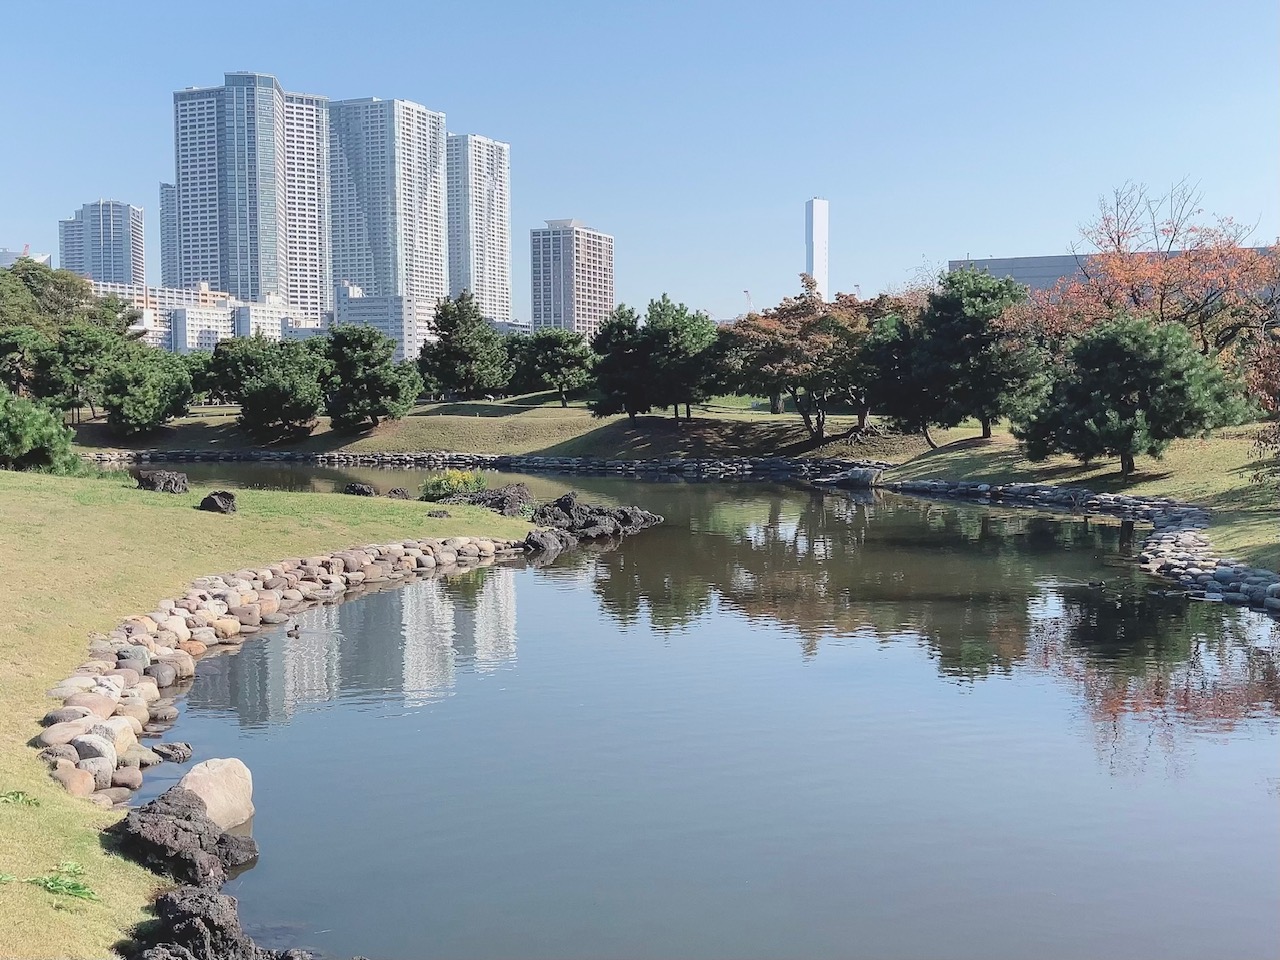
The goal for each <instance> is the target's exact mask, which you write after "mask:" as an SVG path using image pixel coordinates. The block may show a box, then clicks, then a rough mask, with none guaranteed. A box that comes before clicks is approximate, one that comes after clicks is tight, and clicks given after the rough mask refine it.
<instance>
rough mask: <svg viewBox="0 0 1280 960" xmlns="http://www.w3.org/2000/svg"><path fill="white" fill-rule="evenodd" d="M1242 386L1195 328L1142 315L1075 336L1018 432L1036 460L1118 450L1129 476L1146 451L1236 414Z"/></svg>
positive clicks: (1158, 450) (1086, 456)
mask: <svg viewBox="0 0 1280 960" xmlns="http://www.w3.org/2000/svg"><path fill="white" fill-rule="evenodd" d="M1241 412H1242V406H1241V404H1240V402H1239V393H1238V387H1237V385H1236V384H1234V383H1232V382H1231V381H1230V380H1228V379H1227V377H1226V375H1225V374H1224V373H1223V371H1222V368H1221V366H1219V365H1218V364H1217V363H1215V362H1214V361H1212V360H1211V359H1209V358H1207V357H1205V356H1203V355H1202V354H1201V353H1200V352H1199V351H1198V350H1197V349H1196V345H1195V343H1194V342H1193V340H1192V336H1191V334H1190V333H1188V331H1187V330H1186V329H1185V328H1183V327H1181V326H1176V325H1172V324H1157V323H1155V322H1152V321H1150V320H1147V319H1143V318H1137V317H1120V318H1117V319H1114V320H1108V321H1105V322H1103V323H1100V324H1098V325H1097V326H1095V327H1094V328H1092V329H1091V330H1089V331H1088V332H1087V333H1085V334H1084V335H1083V336H1081V337H1080V338H1079V340H1078V341H1076V343H1075V345H1074V346H1072V348H1071V350H1070V352H1069V353H1068V356H1067V364H1066V366H1065V367H1064V368H1062V369H1061V370H1060V371H1059V373H1058V374H1057V376H1056V377H1055V379H1054V382H1053V385H1052V388H1051V389H1050V390H1049V392H1048V394H1047V396H1046V397H1045V399H1044V400H1043V401H1042V402H1041V404H1040V406H1039V407H1038V408H1037V409H1036V410H1035V411H1034V412H1033V413H1032V414H1031V416H1030V417H1029V418H1028V420H1027V422H1026V423H1024V424H1021V425H1019V426H1017V427H1016V428H1015V430H1014V433H1015V435H1016V436H1017V437H1018V438H1019V439H1020V440H1022V441H1023V443H1024V444H1025V446H1026V450H1027V455H1028V456H1029V457H1030V458H1031V459H1032V460H1043V459H1045V458H1046V457H1048V456H1049V455H1050V454H1052V453H1068V454H1071V455H1072V456H1075V457H1077V458H1078V459H1080V460H1082V461H1084V462H1086V463H1087V462H1089V461H1091V460H1094V459H1096V458H1098V457H1102V456H1118V457H1119V458H1120V471H1121V474H1122V475H1123V477H1124V478H1125V479H1126V480H1127V479H1128V478H1129V477H1130V476H1131V475H1132V474H1133V471H1134V458H1135V457H1136V456H1137V455H1139V454H1148V455H1151V456H1156V457H1158V456H1160V455H1161V454H1162V453H1163V452H1164V450H1165V449H1166V448H1167V447H1168V445H1169V443H1170V442H1171V441H1173V440H1175V439H1178V438H1179V437H1190V436H1194V435H1195V434H1198V433H1203V432H1204V431H1206V430H1208V429H1210V428H1212V427H1215V426H1219V425H1221V424H1224V423H1229V422H1231V421H1232V420H1233V419H1234V418H1235V417H1237V416H1238V415H1239V414H1240V413H1241Z"/></svg>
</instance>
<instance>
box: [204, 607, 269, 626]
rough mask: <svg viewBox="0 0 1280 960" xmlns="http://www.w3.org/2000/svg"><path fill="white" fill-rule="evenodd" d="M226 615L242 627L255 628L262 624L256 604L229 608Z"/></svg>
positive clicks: (260, 612) (260, 613)
mask: <svg viewBox="0 0 1280 960" xmlns="http://www.w3.org/2000/svg"><path fill="white" fill-rule="evenodd" d="M227 614H228V615H229V616H232V617H235V618H236V619H237V620H239V621H240V625H241V626H242V627H256V626H259V625H260V624H261V623H262V609H261V608H260V607H259V606H258V605H257V604H256V603H249V604H244V605H243V606H237V607H230V608H228V610H227ZM215 629H217V628H216V627H215Z"/></svg>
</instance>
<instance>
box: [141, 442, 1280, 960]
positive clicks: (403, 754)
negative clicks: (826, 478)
mask: <svg viewBox="0 0 1280 960" xmlns="http://www.w3.org/2000/svg"><path fill="white" fill-rule="evenodd" d="M185 469H188V471H189V473H190V474H191V475H192V479H193V480H194V481H197V482H198V483H200V484H201V485H205V484H225V483H229V482H231V481H238V482H240V483H248V484H253V483H262V484H264V485H280V483H281V479H282V478H281V477H278V476H277V477H276V479H275V480H268V479H267V474H268V472H269V471H279V470H285V471H288V476H287V477H283V479H289V478H293V479H292V480H290V483H292V482H293V480H297V481H298V484H297V485H299V486H302V485H306V486H312V487H320V486H325V485H329V484H332V483H335V482H339V481H340V482H341V483H345V482H346V480H348V479H360V480H373V482H375V483H376V484H377V485H378V486H379V488H380V489H386V488H387V487H390V486H393V485H403V486H410V487H413V486H416V485H417V483H418V482H420V475H417V476H415V477H411V478H409V479H408V481H406V477H397V476H395V472H394V471H390V472H388V471H380V470H370V471H355V476H352V475H351V473H350V472H344V471H337V470H333V471H325V470H322V469H316V468H288V467H283V468H282V467H276V466H270V467H266V466H255V465H246V464H189V465H186V467H185ZM254 471H258V472H257V473H255V472H254ZM406 474H407V472H406ZM272 476H276V475H275V474H272ZM254 477H258V478H259V479H258V480H254ZM304 480H305V484H304ZM534 482H535V483H536V486H537V488H538V493H539V494H540V495H543V496H550V495H553V494H554V493H558V492H560V491H562V490H564V489H566V488H567V487H569V486H572V487H574V488H576V489H579V490H582V491H584V492H585V493H588V494H590V495H591V497H592V498H594V499H600V500H610V501H613V502H627V503H637V504H639V505H641V506H643V507H645V508H648V509H651V510H654V511H655V512H657V513H661V514H664V515H665V516H666V517H667V523H666V524H664V525H663V526H661V527H658V528H655V529H652V530H649V531H645V532H644V533H642V534H640V535H638V536H636V537H634V538H632V539H630V540H627V541H625V542H624V543H622V544H621V545H620V546H619V547H617V548H616V549H611V550H599V549H583V550H579V551H575V552H573V553H569V554H564V555H562V556H561V557H560V558H558V559H557V560H556V561H555V562H554V563H553V564H551V565H549V566H546V567H543V568H538V569H535V568H534V567H532V566H525V565H523V564H517V565H514V566H500V567H491V568H488V569H485V570H479V571H475V572H473V573H469V574H465V575H461V576H457V577H453V578H448V579H443V580H422V581H417V582H414V583H411V584H409V585H407V586H403V587H400V588H396V589H390V590H385V591H381V592H378V593H374V594H370V595H368V596H365V597H362V598H360V599H357V600H354V601H352V602H349V603H345V604H340V605H337V606H331V607H324V608H319V609H315V610H312V611H309V612H308V613H306V614H305V615H303V617H302V618H301V631H300V634H299V635H298V636H297V637H290V636H287V635H286V634H285V633H284V630H283V628H277V629H275V630H272V631H270V632H268V631H264V632H263V633H261V634H259V635H257V636H256V637H255V638H254V639H253V640H251V641H250V642H249V643H247V644H245V645H244V647H243V648H242V649H241V650H240V651H239V652H238V653H235V654H232V655H222V656H210V657H207V658H206V659H205V660H203V661H202V662H201V664H200V667H199V671H198V675H197V679H196V682H195V685H194V687H193V688H192V690H191V692H190V694H189V695H188V696H187V697H186V698H185V699H184V700H183V701H182V703H181V708H182V711H183V716H182V717H181V719H180V720H179V722H178V725H177V727H176V729H175V730H174V731H173V734H172V736H173V737H175V738H178V739H185V740H190V741H191V742H193V743H194V744H195V745H196V749H197V757H196V759H197V760H199V759H202V758H208V757H213V756H237V757H240V758H242V759H243V760H244V761H245V762H246V763H247V764H248V765H249V767H250V768H251V769H252V771H253V774H254V782H255V797H254V799H255V803H256V804H257V808H258V812H257V816H256V817H255V819H254V822H253V832H254V835H255V836H256V837H257V839H258V841H259V843H260V844H261V848H262V858H261V860H260V861H259V862H258V864H257V865H256V866H255V867H254V868H253V869H251V870H249V871H247V872H246V873H244V874H242V875H240V876H239V877H237V878H236V879H234V880H233V881H231V882H230V883H229V884H228V887H227V890H228V892H230V893H233V894H235V895H236V896H237V897H239V898H240V904H241V915H242V918H243V920H244V921H245V924H246V927H247V928H248V929H249V931H250V932H251V933H253V934H254V935H256V936H258V937H259V938H260V939H261V940H262V942H264V943H265V944H266V945H275V946H282V945H290V946H306V947H310V948H313V949H316V950H317V951H320V952H321V953H323V954H324V955H325V956H332V957H350V956H352V955H354V954H361V955H364V956H367V957H370V958H374V960H409V958H419V957H431V958H434V957H453V958H508V957H539V958H542V957H545V958H578V957H584V958H585V957H629V958H665V957H681V958H724V957H741V958H747V957H751V958H756V957H758V958H780V957H808V958H826V957H831V958H836V957H839V958H852V957H865V958H880V960H884V958H903V960H906V958H913V960H916V958H974V960H978V958H982V960H998V958H1025V957H1030V956H1034V957H1038V958H1060V960H1073V958H1095V957H1103V956H1106V957H1121V956H1142V957H1156V956H1158V957H1161V958H1162V960H1170V958H1179V957H1187V958H1204V957H1215V958H1220V960H1226V958H1250V960H1253V958H1258V957H1263V956H1271V955H1274V953H1275V949H1276V942H1277V941H1276V933H1277V929H1276V920H1275V918H1276V916H1277V907H1280V870H1277V863H1278V862H1280V860H1278V857H1280V816H1277V813H1278V812H1280V811H1278V807H1280V786H1278V784H1280V770H1278V769H1277V766H1278V764H1277V759H1278V757H1280V751H1278V750H1277V747H1278V746H1280V742H1278V741H1277V737H1276V734H1277V731H1278V730H1280V721H1278V716H1280V670H1278V666H1280V628H1277V626H1276V624H1275V623H1274V622H1273V621H1271V620H1269V619H1267V618H1264V617H1261V616H1259V615H1256V614H1250V613H1249V612H1247V611H1238V610H1226V609H1223V608H1222V607H1221V606H1218V605H1210V604H1188V603H1186V602H1184V601H1177V600H1171V599H1167V598H1163V597H1160V596H1156V595H1153V594H1152V592H1151V589H1152V588H1153V587H1158V586H1159V585H1158V584H1156V583H1154V582H1153V581H1150V580H1148V579H1146V578H1144V577H1143V576H1141V575H1140V574H1139V573H1138V572H1137V571H1136V570H1135V569H1134V567H1133V566H1132V565H1130V564H1128V563H1127V562H1126V561H1125V560H1124V559H1123V558H1124V555H1125V554H1127V553H1128V552H1130V551H1131V549H1132V544H1130V543H1128V542H1125V541H1124V540H1123V535H1122V531H1121V528H1120V527H1119V526H1117V525H1114V524H1099V523H1097V522H1090V521H1085V520H1083V519H1078V518H1074V519H1073V518H1054V517H1048V516H1043V515H1037V514H1034V513H1031V512H1026V511H1013V510H1007V511H999V510H984V509H980V508H976V507H968V506H964V505H953V504H939V503H931V502H925V501H919V500H911V499H907V498H898V497H888V496H885V497H881V496H876V497H871V496H866V497H862V498H857V497H853V496H835V495H828V496H823V495H820V494H817V493H814V492H811V491H807V490H802V489H798V488H791V487H784V486H777V485H772V484H764V483H759V484H698V485H685V484H644V483H639V482H634V481H623V480H613V479H607V478H569V477H541V478H536V479H535V481H534ZM1098 580H1105V586H1102V587H1098V586H1091V585H1090V582H1091V581H1098ZM182 772H183V768H179V767H171V766H170V765H164V766H161V767H158V768H156V770H155V772H154V775H153V776H152V777H150V778H149V780H148V786H147V795H148V796H150V795H154V794H155V793H158V792H159V791H161V790H163V789H164V788H165V787H167V786H168V785H169V784H170V783H172V782H173V781H174V780H176V778H177V777H179V776H180V775H181V773H182Z"/></svg>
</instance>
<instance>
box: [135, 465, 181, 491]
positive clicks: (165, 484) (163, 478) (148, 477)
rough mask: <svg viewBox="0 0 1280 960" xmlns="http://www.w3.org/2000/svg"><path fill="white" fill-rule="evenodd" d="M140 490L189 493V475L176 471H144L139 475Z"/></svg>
mask: <svg viewBox="0 0 1280 960" xmlns="http://www.w3.org/2000/svg"><path fill="white" fill-rule="evenodd" d="M138 489H139V490H153V491H155V492H156V493H188V492H190V491H189V490H188V488H187V475H186V474H185V473H178V472H177V471H176V470H144V471H143V472H141V473H139V474H138Z"/></svg>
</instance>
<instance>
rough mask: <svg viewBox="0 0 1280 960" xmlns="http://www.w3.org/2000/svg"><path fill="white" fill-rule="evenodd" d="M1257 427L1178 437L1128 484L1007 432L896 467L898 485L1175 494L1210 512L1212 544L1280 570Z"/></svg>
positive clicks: (1277, 517)
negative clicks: (1017, 485) (1026, 449)
mask: <svg viewBox="0 0 1280 960" xmlns="http://www.w3.org/2000/svg"><path fill="white" fill-rule="evenodd" d="M1256 432H1257V427H1256V426H1253V427H1231V428H1228V429H1225V430H1222V431H1219V432H1217V433H1216V434H1214V435H1213V436H1212V437H1209V438H1207V439H1193V440H1178V441H1176V442H1174V443H1173V444H1172V445H1171V446H1170V447H1169V450H1168V451H1167V452H1166V453H1165V455H1164V457H1163V458H1162V459H1160V460H1156V459H1154V458H1151V457H1139V458H1138V463H1137V468H1138V469H1137V472H1136V473H1135V474H1134V476H1133V477H1132V478H1131V479H1130V481H1129V482H1128V483H1125V482H1124V481H1123V480H1122V479H1121V477H1120V462H1119V460H1096V461H1094V462H1093V463H1091V464H1082V463H1080V462H1078V461H1076V460H1073V459H1070V458H1068V457H1054V458H1051V459H1049V460H1046V461H1044V462H1043V463H1032V462H1031V461H1029V460H1027V459H1026V458H1025V457H1024V456H1022V454H1021V453H1020V452H1019V450H1018V447H1017V444H1016V443H1015V442H1014V440H1013V438H1012V437H1011V436H1009V434H1007V433H1004V432H1000V431H998V432H997V434H996V436H995V437H993V438H992V439H990V440H981V439H970V440H964V441H961V442H957V443H950V444H947V445H945V446H941V447H939V448H938V449H937V450H932V451H929V452H927V453H923V454H921V455H920V456H918V457H915V458H914V459H912V460H910V461H908V462H907V463H904V464H902V465H901V466H898V467H895V468H894V469H893V470H892V471H890V473H889V478H890V479H894V480H933V479H945V480H974V481H983V482H986V483H1011V482H1017V481H1024V482H1033V483H1055V484H1066V485H1076V486H1082V487H1088V488H1089V489H1091V490H1097V491H1110V492H1124V493H1132V494H1137V495H1147V496H1163V497H1174V498H1176V499H1178V500H1185V501H1189V502H1192V503H1198V504H1203V505H1204V506H1207V507H1209V508H1211V510H1212V511H1213V514H1212V516H1213V519H1212V523H1211V525H1210V528H1209V537H1210V539H1211V540H1212V542H1213V545H1214V547H1215V548H1216V549H1217V550H1219V551H1220V552H1221V553H1223V554H1224V555H1230V556H1233V557H1236V558H1238V559H1240V560H1243V561H1245V562H1247V563H1251V564H1254V565H1255V566H1262V567H1268V568H1270V569H1273V570H1275V569H1280V489H1277V485H1276V483H1275V482H1274V481H1273V482H1269V483H1253V482H1251V479H1252V477H1253V475H1254V474H1255V473H1256V472H1257V471H1258V469H1259V468H1260V467H1261V466H1262V465H1263V464H1262V462H1261V461H1259V460H1258V459H1256V457H1257V451H1256V450H1255V449H1254V447H1253V441H1252V436H1253V434H1254V433H1256Z"/></svg>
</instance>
